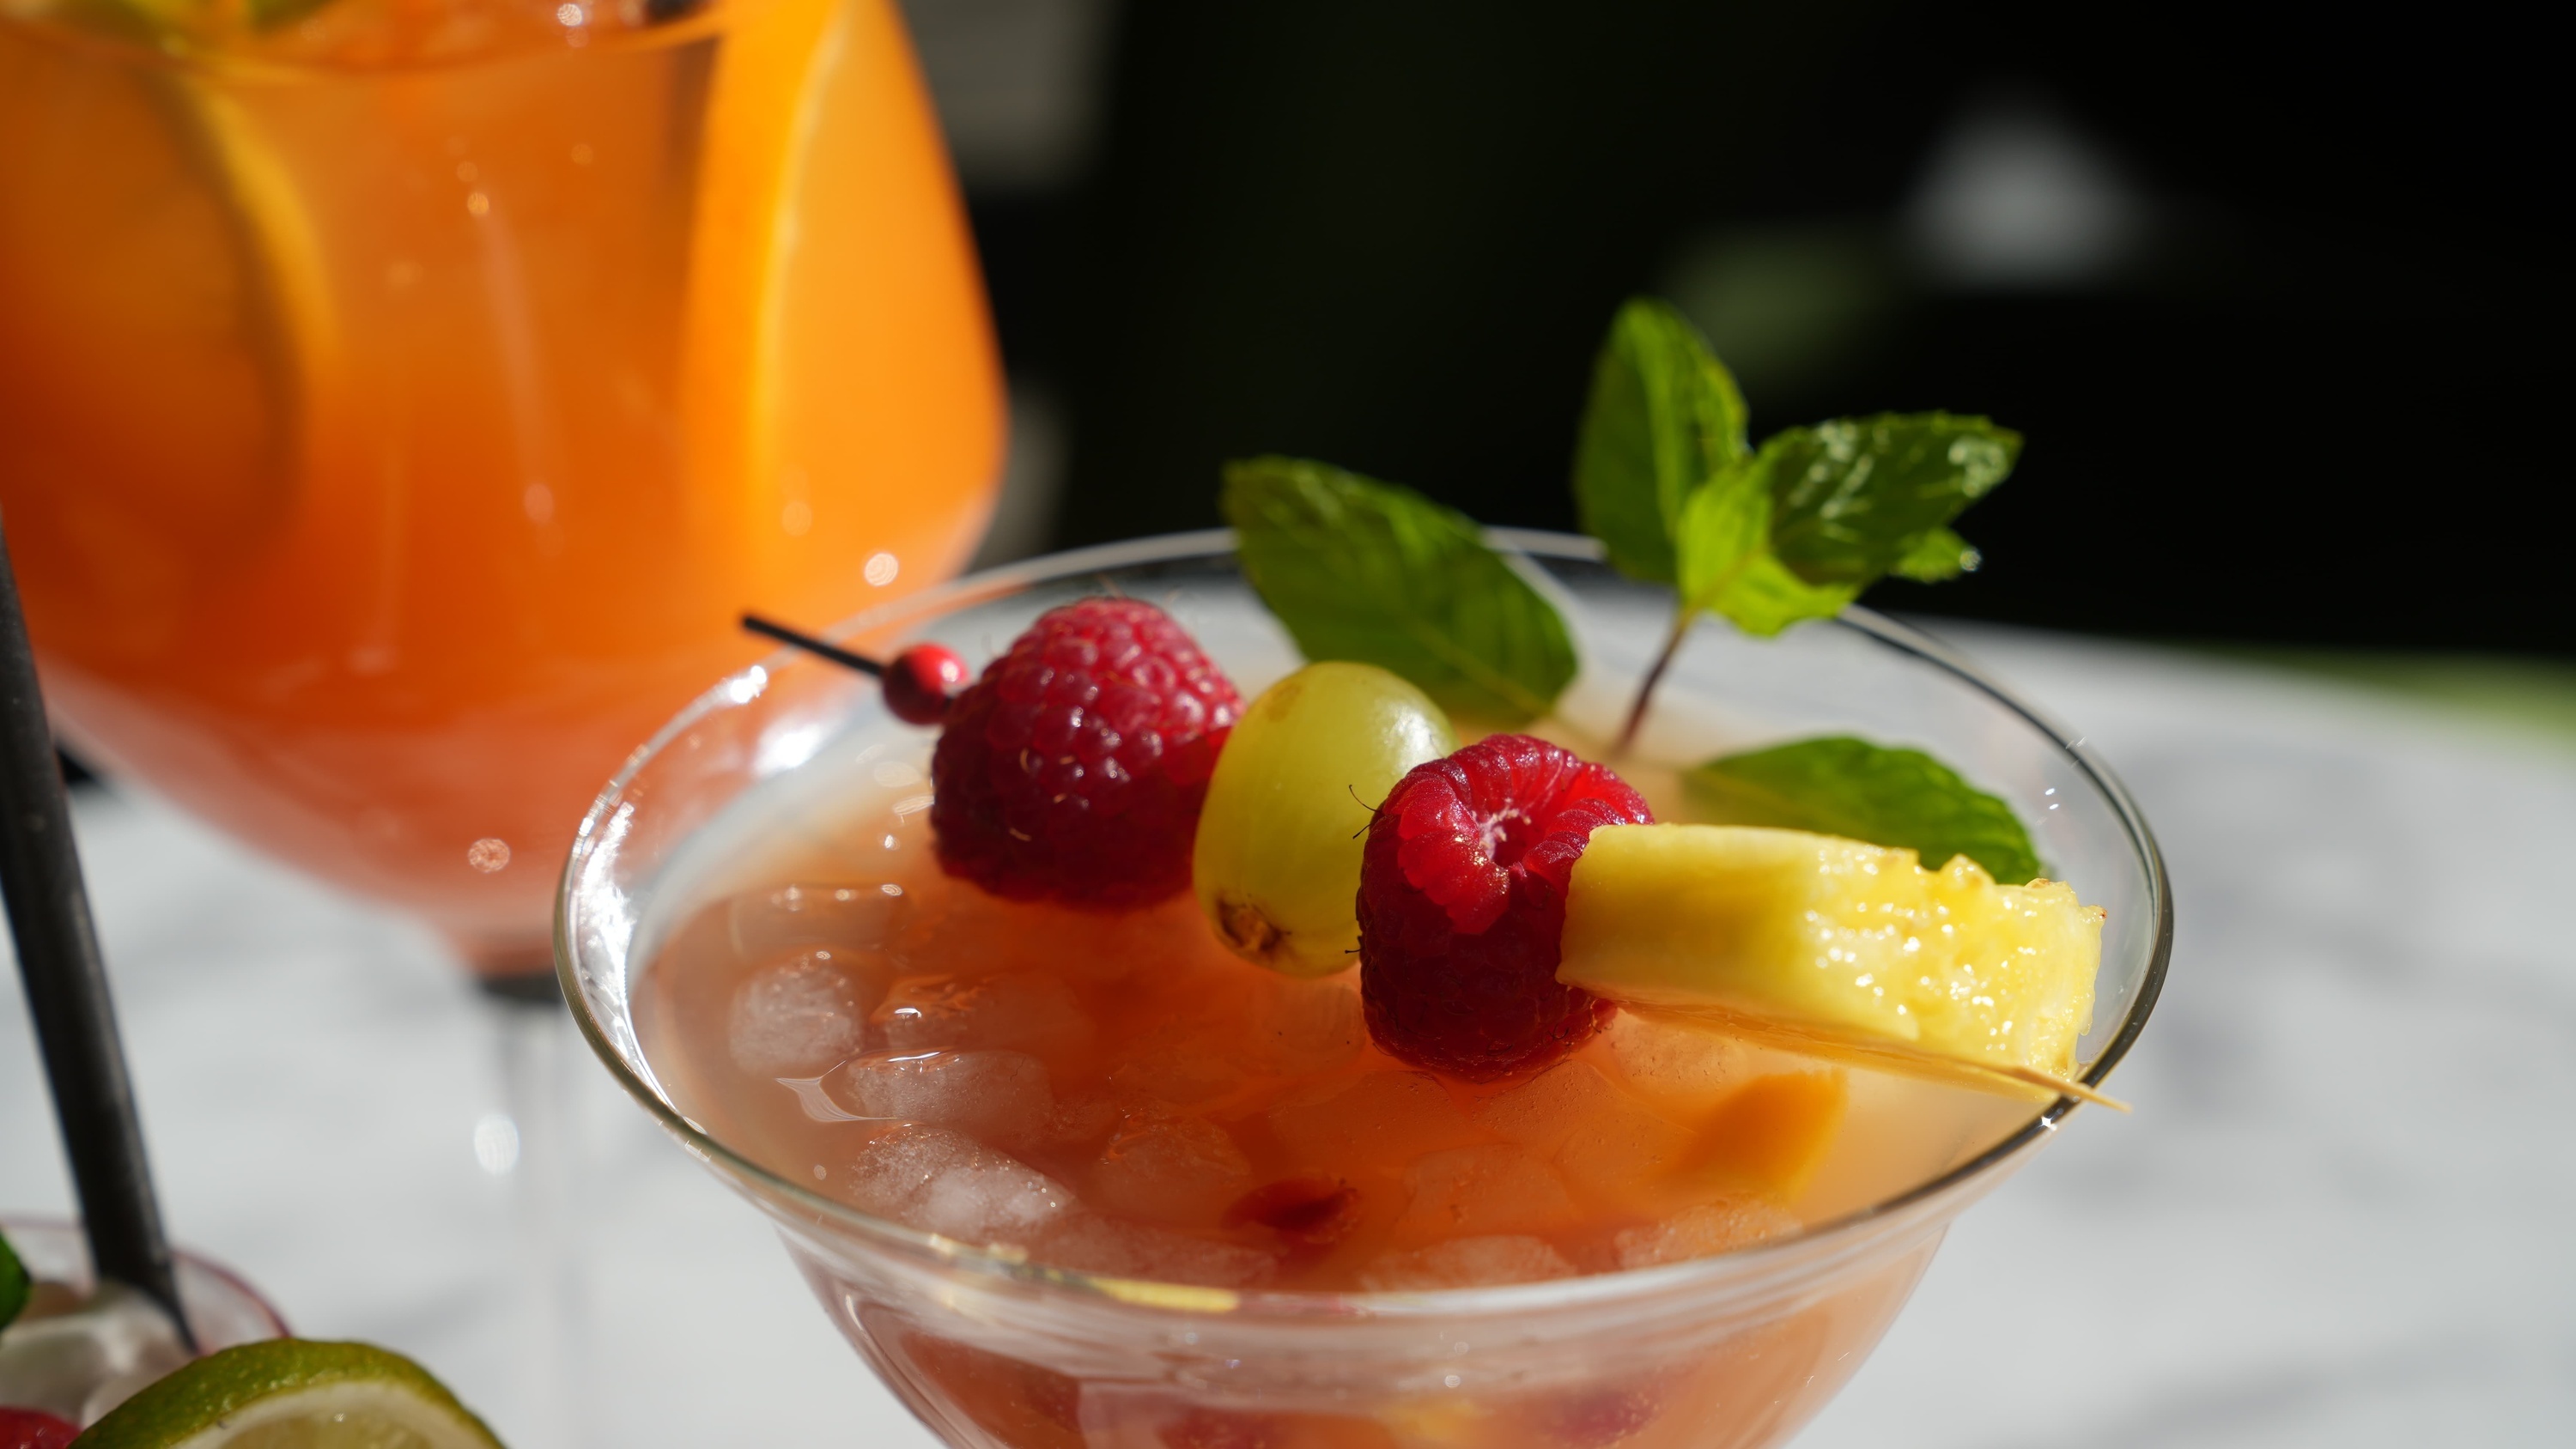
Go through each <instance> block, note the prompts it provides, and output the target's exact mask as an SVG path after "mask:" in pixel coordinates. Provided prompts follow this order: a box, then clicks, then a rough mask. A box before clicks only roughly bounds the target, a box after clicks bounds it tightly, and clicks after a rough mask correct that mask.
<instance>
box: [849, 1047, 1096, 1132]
mask: <svg viewBox="0 0 2576 1449" xmlns="http://www.w3.org/2000/svg"><path fill="white" fill-rule="evenodd" d="M822 1089H823V1093H824V1095H825V1096H826V1097H828V1098H829V1099H830V1100H831V1102H832V1105H834V1106H836V1107H838V1108H840V1109H841V1110H842V1111H844V1112H847V1113H849V1114H850V1115H851V1116H853V1117H861V1118H866V1117H893V1118H900V1119H902V1120H904V1121H908V1122H920V1123H923V1124H926V1125H928V1126H932V1127H952V1128H955V1129H956V1130H958V1131H960V1132H964V1133H966V1134H968V1135H970V1136H973V1137H976V1138H980V1139H982V1140H983V1141H985V1142H988V1143H991V1144H992V1145H994V1146H996V1147H1001V1148H1005V1149H1008V1148H1014V1147H1022V1146H1026V1145H1028V1144H1029V1143H1032V1142H1034V1141H1036V1140H1037V1139H1038V1137H1039V1136H1040V1135H1041V1134H1043V1133H1044V1132H1045V1131H1046V1127H1047V1121H1048V1119H1049V1118H1050V1117H1051V1116H1052V1115H1053V1114H1054V1111H1055V1093H1054V1092H1053V1091H1052V1090H1050V1089H1049V1088H1048V1085H1047V1069H1046V1063H1044V1062H1041V1061H1039V1060H1038V1059H1037V1058H1036V1057H1033V1056H1030V1055H1029V1054H1028V1053H1026V1052H945V1051H927V1052H871V1053H869V1054H868V1055H866V1056H861V1057H853V1058H851V1059H850V1060H848V1061H846V1062H843V1063H842V1064H841V1065H839V1066H837V1067H835V1068H833V1069H832V1070H831V1072H830V1073H828V1074H826V1075H825V1076H824V1078H823V1081H822Z"/></svg>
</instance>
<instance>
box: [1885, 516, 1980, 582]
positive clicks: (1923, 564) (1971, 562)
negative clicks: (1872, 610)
mask: <svg viewBox="0 0 2576 1449" xmlns="http://www.w3.org/2000/svg"><path fill="white" fill-rule="evenodd" d="M1985 561H1986V560H1985V555H1983V554H1981V553H1979V552H1977V550H1976V546H1975V545H1973V544H1971V543H1969V542H1968V541H1967V540H1966V539H1964V538H1961V537H1960V536H1959V535H1957V534H1955V533H1952V532H1951V531H1950V530H1948V529H1946V528H1936V529H1934V530H1932V531H1931V532H1930V533H1927V534H1925V535H1923V537H1921V538H1920V539H1917V540H1916V541H1915V544H1914V547H1912V548H1910V549H1908V550H1906V552H1905V557H1903V558H1901V559H1898V560H1897V561H1896V566H1895V567H1894V568H1891V569H1889V570H1888V572H1889V573H1892V574H1894V575H1896V576H1897V577H1898V578H1901V579H1912V580H1914V581H1915V582H1916V583H1918V584H1937V583H1940V582H1941V581H1942V580H1944V579H1955V578H1957V577H1958V576H1959V575H1961V574H1972V573H1975V572H1976V571H1977V565H1979V564H1981V563H1984V562H1985Z"/></svg>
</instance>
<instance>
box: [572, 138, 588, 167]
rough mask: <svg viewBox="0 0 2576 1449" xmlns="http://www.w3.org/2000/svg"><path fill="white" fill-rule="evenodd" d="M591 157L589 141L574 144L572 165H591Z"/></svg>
mask: <svg viewBox="0 0 2576 1449" xmlns="http://www.w3.org/2000/svg"><path fill="white" fill-rule="evenodd" d="M590 155H591V152H590V143H589V142H588V141H576V142H574V143H573V148H572V164H574V165H575V166H587V165H589V164H590Z"/></svg>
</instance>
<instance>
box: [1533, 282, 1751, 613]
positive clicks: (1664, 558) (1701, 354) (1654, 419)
mask: <svg viewBox="0 0 2576 1449" xmlns="http://www.w3.org/2000/svg"><path fill="white" fill-rule="evenodd" d="M1745 452H1746V448H1745V445H1744V398H1743V396H1742V394H1740V393H1738V392H1737V391H1736V388H1735V379H1734V378H1733V377H1732V376H1730V375H1728V373H1727V370H1726V368H1725V366H1724V365H1723V364H1721V363H1720V362H1719V361H1718V360H1717V354H1716V353H1714V352H1711V351H1710V350H1709V346H1708V342H1707V341H1706V339H1704V338H1702V337H1701V336H1700V334H1699V330H1698V329H1697V328H1695V327H1693V326H1691V324H1690V323H1689V321H1688V320H1686V319H1685V318H1684V317H1683V316H1682V315H1681V313H1679V312H1677V311H1675V310H1673V308H1672V305H1671V304H1670V303H1666V302H1661V301H1657V300H1655V299H1653V298H1648V297H1638V298H1633V299H1631V300H1630V301H1629V302H1628V303H1627V305H1625V306H1623V307H1621V308H1620V309H1619V315H1618V316H1617V317H1616V318H1614V319H1612V321H1611V323H1610V335H1609V337H1608V338H1607V339H1605V340H1604V341H1603V342H1602V344H1601V355H1600V357H1599V358H1598V359H1597V360H1596V361H1595V362H1594V363H1593V365H1592V396H1591V399H1590V401H1589V402H1587V403H1586V404H1585V405H1584V410H1583V425H1582V431H1581V433H1580V434H1579V435H1578V436H1577V438H1576V440H1575V446H1574V505H1575V508H1576V510H1577V512H1578V513H1579V515H1580V516H1581V518H1582V522H1583V531H1584V532H1586V533H1589V534H1591V535H1592V536H1593V537H1594V538H1597V539H1599V540H1601V543H1602V546H1603V547H1604V548H1606V549H1607V550H1608V551H1609V555H1610V564H1611V567H1613V568H1616V569H1617V570H1619V572H1621V573H1623V574H1626V575H1627V576H1628V577H1630V578H1632V579H1640V580H1643V581H1645V582H1647V583H1671V582H1673V580H1674V578H1675V574H1676V567H1677V560H1676V556H1675V550H1674V538H1675V535H1676V534H1677V533H1678V531H1679V529H1680V527H1681V518H1682V509H1683V505H1684V503H1685V502H1686V501H1687V500H1688V499H1689V498H1690V496H1691V494H1692V491H1693V490H1695V489H1697V488H1698V487H1699V486H1700V485H1701V484H1702V483H1704V482H1706V481H1707V480H1708V479H1709V478H1711V477H1713V476H1715V475H1716V474H1717V473H1718V472H1719V471H1720V470H1721V469H1723V468H1725V467H1727V466H1728V465H1730V464H1732V463H1734V462H1736V461H1737V460H1738V459H1740V458H1742V457H1743V456H1744V455H1745Z"/></svg>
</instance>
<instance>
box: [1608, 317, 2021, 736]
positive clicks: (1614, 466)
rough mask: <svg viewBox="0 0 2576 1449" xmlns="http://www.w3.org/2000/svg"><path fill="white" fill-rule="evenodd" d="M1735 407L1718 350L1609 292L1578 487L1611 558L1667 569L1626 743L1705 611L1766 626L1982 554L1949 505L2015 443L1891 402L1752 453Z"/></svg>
mask: <svg viewBox="0 0 2576 1449" xmlns="http://www.w3.org/2000/svg"><path fill="white" fill-rule="evenodd" d="M1743 418H1744V404H1743V401H1742V398H1741V395H1740V394H1739V392H1738V391H1737V389H1736V386H1735V381H1734V378H1733V377H1732V376H1731V375H1730V374H1729V373H1728V372H1727V370H1726V366H1725V364H1723V363H1721V362H1719V361H1718V359H1717V355H1716V353H1715V352H1713V351H1711V350H1710V348H1709V346H1708V343H1707V341H1706V340H1705V339H1704V338H1702V337H1701V336H1700V335H1699V333H1698V332H1697V331H1696V330H1695V329H1693V328H1692V327H1691V326H1690V324H1689V323H1688V322H1687V321H1686V320H1684V319H1683V318H1682V317H1681V315H1680V314H1679V313H1677V312H1675V311H1674V310H1673V309H1672V307H1671V306H1670V305H1668V304H1666V303H1663V302H1659V301H1655V300H1653V299H1650V298H1639V299H1636V300H1634V301H1631V302H1629V303H1628V304H1627V305H1626V306H1624V307H1622V308H1621V309H1620V311H1619V315H1618V316H1617V317H1616V318H1615V319H1614V320H1613V321H1612V322H1611V325H1610V335H1609V338H1608V339H1607V340H1606V341H1605V342H1604V343H1603V344H1602V349H1601V355H1600V358H1599V360H1598V361H1597V362H1596V364H1595V365H1594V369H1593V386H1592V395H1591V399H1590V401H1589V402H1588V403H1587V405H1586V407H1585V411H1584V418H1583V425H1582V431H1581V434H1580V437H1579V439H1578V441H1577V444H1576V447H1575V464H1574V491H1575V499H1576V503H1577V506H1578V508H1579V510H1580V512H1581V514H1582V517H1583V522H1584V527H1585V529H1586V530H1587V531H1589V532H1591V533H1592V534H1593V536H1594V537H1596V538H1599V539H1600V540H1601V541H1602V544H1603V547H1604V548H1605V549H1606V550H1607V552H1608V554H1609V558H1610V562H1611V564H1612V565H1613V566H1614V567H1616V568H1617V569H1619V571H1620V572H1622V573H1625V574H1627V575H1628V576H1629V577H1631V578H1635V579H1640V580H1643V581H1645V582H1648V583H1670V584H1673V585H1674V586H1675V588H1674V594H1675V597H1674V610H1673V623H1672V629H1671V632H1670V633H1669V635H1668V636H1667V637H1666V639H1665V641H1664V646H1663V649H1662V651H1661V653H1659V654H1658V655H1657V657H1656V659H1655V662H1654V664H1653V665H1652V666H1651V667H1650V668H1649V669H1648V670H1647V672H1646V677H1645V680H1644V682H1643V683H1642V685H1641V686H1640V688H1639V689H1638V691H1637V698H1636V702H1635V703H1634V704H1633V705H1632V706H1631V707H1630V709H1629V712H1628V721H1627V724H1626V726H1625V727H1624V728H1623V730H1622V731H1621V734H1620V745H1621V747H1622V748H1624V747H1625V746H1626V745H1627V744H1628V743H1629V742H1630V741H1631V740H1633V739H1634V738H1635V737H1636V733H1637V728H1638V726H1639V725H1640V724H1641V723H1643V721H1644V719H1645V714H1646V708H1647V706H1648V704H1649V703H1651V702H1652V699H1653V695H1654V690H1655V686H1656V684H1657V683H1659V682H1660V681H1661V680H1662V678H1663V675H1664V671H1665V670H1666V669H1668V668H1669V667H1670V666H1671V664H1672V658H1673V655H1674V654H1675V652H1677V651H1678V650H1679V649H1680V648H1681V644H1682V640H1683V639H1684V638H1685V637H1686V636H1687V635H1688V633H1689V630H1690V625H1691V622H1692V621H1693V620H1694V619H1696V618H1697V617H1698V616H1699V615H1701V614H1703V613H1710V612H1714V613H1717V614H1722V615H1724V616H1725V617H1726V618H1727V619H1729V620H1730V621H1732V622H1733V623H1734V624H1735V625H1736V627H1738V628H1740V629H1742V630H1744V631H1745V632H1746V633H1748V634H1754V635H1759V636H1762V637H1766V638H1767V637H1769V636H1771V635H1775V634H1778V633H1779V632H1780V631H1781V630H1783V629H1786V628H1788V627H1789V626H1790V625H1792V624H1795V623H1798V622H1799V621H1801V620H1804V619H1822V618H1830V617H1832V616H1833V615H1835V614H1838V613H1840V612H1842V609H1843V607H1844V606H1845V605H1847V604H1849V603H1851V601H1852V600H1854V599H1856V598H1858V597H1859V596H1860V594H1861V591H1862V590H1864V589H1866V588H1868V587H1869V586H1870V585H1871V584H1873V583H1876V582H1877V581H1878V580H1879V579H1881V578H1883V577H1885V576H1886V575H1888V574H1891V573H1894V574H1898V575H1901V576H1903V577H1906V578H1911V579H1918V580H1922V581H1925V582H1935V581H1938V580H1941V579H1945V578H1955V577H1957V576H1958V575H1959V574H1961V573H1964V572H1966V571H1968V570H1969V569H1972V568H1974V567H1976V564H1977V553H1976V550H1975V549H1973V548H1971V547H1970V546H1969V545H1968V543H1967V541H1966V540H1965V539H1962V538H1960V537H1959V535H1958V534H1956V533H1954V532H1952V531H1951V530H1950V528H1949V523H1950V520H1951V519H1953V518H1956V517H1957V516H1958V515H1959V512H1960V510H1962V509H1964V508H1966V507H1967V506H1968V505H1969V504H1970V503H1973V502H1975V501H1976V500H1977V499H1979V498H1981V497H1983V496H1984V495H1985V494H1986V493H1987V492H1988V491H1990V490H1991V489H1993V488H1994V486H1995V485H1996V484H1998V483H2000V482H2002V481H2003V480H2004V478H2005V476H2006V475H2007V474H2009V473H2010V472H2011V471H2012V466H2013V462H2014V460H2015V459H2016V458H2017V457H2018V456H2019V455H2020V451H2021V438H2020V436H2019V435H2018V434H2016V433H2013V432H2012V431H2011V430H2009V429H2006V428H2000V427H1997V426H1995V425H1994V424H1993V423H1991V422H1988V421H1987V420H1986V419H1984V418H1978V417H1958V416H1953V415H1951V414H1948V413H1918V414H1910V415H1909V414H1898V413H1885V414H1881V415H1879V416H1876V417H1868V418H1844V419H1838V420H1836V421H1833V422H1826V423H1818V424H1816V425H1814V426H1812V427H1802V428H1789V429H1785V430H1783V431H1781V432H1779V433H1775V434H1773V435H1772V436H1771V437H1769V438H1767V439H1765V440H1764V441H1763V443H1762V446H1761V447H1760V448H1759V449H1757V450H1754V451H1752V452H1751V453H1750V454H1749V455H1748V454H1747V453H1746V451H1745V449H1744V447H1743V441H1742V439H1743V425H1744V424H1743Z"/></svg>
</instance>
